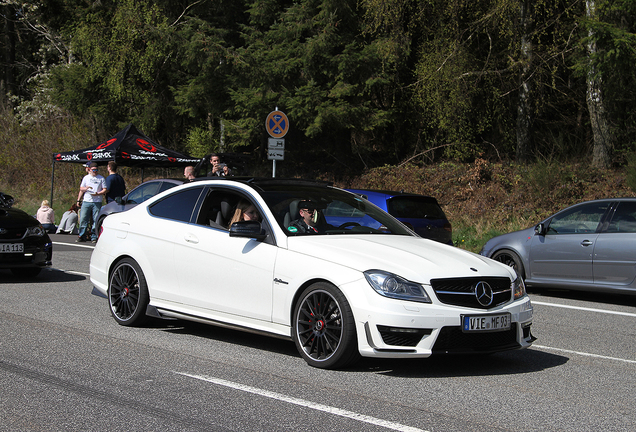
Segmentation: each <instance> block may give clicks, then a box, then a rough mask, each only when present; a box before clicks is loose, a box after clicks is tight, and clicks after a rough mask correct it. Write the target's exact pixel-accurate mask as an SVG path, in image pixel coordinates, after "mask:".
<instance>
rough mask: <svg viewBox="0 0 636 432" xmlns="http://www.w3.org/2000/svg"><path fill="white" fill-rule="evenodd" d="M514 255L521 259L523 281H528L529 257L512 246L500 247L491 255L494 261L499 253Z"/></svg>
mask: <svg viewBox="0 0 636 432" xmlns="http://www.w3.org/2000/svg"><path fill="white" fill-rule="evenodd" d="M504 252H507V253H512V254H514V255H516V256H517V257H518V258H519V261H520V264H521V270H522V271H521V273H522V274H521V275H520V276H521V278H522V279H524V280H525V279H526V278H527V272H528V271H527V269H528V259H527V257H526V256H525V255H524V254H523V253H522V252H520V251H519V250H517V249H516V248H515V247H511V246H510V245H505V246H500V247H498V248H497V249H494V250H493V251H492V253H491V254H490V258H491V259H494V256H495V255H497V254H498V253H504Z"/></svg>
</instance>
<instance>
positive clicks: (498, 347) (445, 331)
mask: <svg viewBox="0 0 636 432" xmlns="http://www.w3.org/2000/svg"><path fill="white" fill-rule="evenodd" d="M519 347H520V345H519V343H518V342H517V323H512V325H511V327H510V330H506V331H502V332H486V333H464V332H463V331H462V329H461V327H442V329H441V330H440V333H439V336H438V337H437V340H436V341H435V345H433V353H434V354H470V353H489V352H496V351H503V350H508V349H516V348H519Z"/></svg>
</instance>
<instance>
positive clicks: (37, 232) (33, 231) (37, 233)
mask: <svg viewBox="0 0 636 432" xmlns="http://www.w3.org/2000/svg"><path fill="white" fill-rule="evenodd" d="M30 236H33V237H43V236H44V228H42V226H41V225H38V226H32V227H28V228H27V230H26V237H30Z"/></svg>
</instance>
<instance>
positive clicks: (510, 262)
mask: <svg viewBox="0 0 636 432" xmlns="http://www.w3.org/2000/svg"><path fill="white" fill-rule="evenodd" d="M492 259H494V260H495V261H499V262H500V263H502V264H505V265H507V266H510V267H512V268H513V269H515V271H516V272H517V275H519V277H521V278H522V279H525V278H526V273H525V269H524V268H523V263H522V262H521V258H519V255H517V254H516V253H515V252H513V251H511V250H508V249H503V250H500V251H498V252H496V253H495V254H494V255H493V256H492Z"/></svg>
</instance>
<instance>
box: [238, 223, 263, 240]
mask: <svg viewBox="0 0 636 432" xmlns="http://www.w3.org/2000/svg"><path fill="white" fill-rule="evenodd" d="M230 237H242V238H253V239H256V240H258V241H263V240H265V238H266V237H267V234H265V232H264V231H263V228H262V227H261V223H260V222H257V221H245V222H234V223H233V224H232V226H231V227H230Z"/></svg>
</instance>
